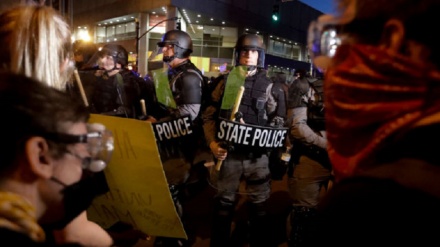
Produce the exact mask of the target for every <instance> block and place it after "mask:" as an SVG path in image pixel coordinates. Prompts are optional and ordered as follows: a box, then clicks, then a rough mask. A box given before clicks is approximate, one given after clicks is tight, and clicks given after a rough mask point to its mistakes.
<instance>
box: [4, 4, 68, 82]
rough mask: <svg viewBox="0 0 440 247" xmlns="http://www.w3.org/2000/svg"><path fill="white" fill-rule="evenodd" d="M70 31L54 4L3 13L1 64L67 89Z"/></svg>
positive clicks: (25, 7)
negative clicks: (53, 6) (52, 5)
mask: <svg viewBox="0 0 440 247" xmlns="http://www.w3.org/2000/svg"><path fill="white" fill-rule="evenodd" d="M71 57H72V48H71V31H70V27H69V25H68V24H67V22H66V21H65V20H64V18H63V17H62V16H61V15H60V14H59V13H58V12H57V11H56V10H55V9H53V8H51V7H47V6H39V5H22V6H18V7H14V8H11V9H8V10H6V11H4V12H3V13H1V14H0V64H1V66H2V67H3V69H6V70H9V71H12V72H14V73H19V74H24V75H26V76H28V77H32V78H34V79H37V80H39V81H41V82H43V83H46V84H47V85H49V86H50V87H54V88H56V89H59V90H65V85H66V82H67V80H68V79H69V78H70V76H71V75H72V73H71V72H72V70H71V69H69V67H72V68H73V66H72V65H71V64H69V65H68V66H65V65H66V63H65V62H66V59H71Z"/></svg>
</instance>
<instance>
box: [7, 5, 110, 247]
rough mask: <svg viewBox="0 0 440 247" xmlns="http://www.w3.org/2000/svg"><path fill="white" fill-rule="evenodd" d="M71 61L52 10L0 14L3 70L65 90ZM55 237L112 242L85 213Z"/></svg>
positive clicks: (65, 30)
mask: <svg viewBox="0 0 440 247" xmlns="http://www.w3.org/2000/svg"><path fill="white" fill-rule="evenodd" d="M71 58H72V48H71V32H70V29H69V26H68V24H67V23H66V21H65V20H64V19H63V17H62V16H61V15H60V14H59V13H58V12H57V11H55V10H54V9H52V8H50V7H46V6H40V5H32V4H29V5H21V6H17V7H13V8H10V9H7V10H5V11H4V12H3V13H1V14H0V64H1V68H2V69H4V70H8V71H12V72H14V73H18V74H23V75H26V76H28V77H31V78H34V79H36V80H38V81H41V82H42V83H44V84H47V85H48V86H50V87H53V88H56V89H59V90H64V89H65V87H66V81H68V80H69V78H70V77H71V75H72V72H73V69H74V63H73V61H72V60H71ZM10 116H12V115H10ZM54 234H55V238H56V239H57V240H58V241H66V242H70V241H75V242H76V241H79V240H80V241H81V243H82V244H84V245H97V246H109V245H111V244H112V242H113V241H112V239H111V237H110V236H109V235H108V233H107V232H106V231H104V229H102V228H101V227H100V226H98V225H97V224H96V223H94V222H91V221H87V217H86V211H84V212H83V213H82V214H81V215H80V216H79V217H77V218H76V219H75V220H74V221H72V222H71V223H70V224H69V225H68V226H67V227H66V228H65V229H64V230H61V231H56V232H55V233H54Z"/></svg>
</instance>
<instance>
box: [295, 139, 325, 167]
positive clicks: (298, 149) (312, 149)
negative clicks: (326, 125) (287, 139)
mask: <svg viewBox="0 0 440 247" xmlns="http://www.w3.org/2000/svg"><path fill="white" fill-rule="evenodd" d="M291 155H292V159H293V162H294V163H296V164H297V163H299V159H300V157H301V156H302V155H304V156H307V157H309V158H310V159H312V160H315V161H316V162H318V163H319V164H321V165H322V166H323V167H324V168H327V169H329V170H331V163H330V159H329V157H328V153H327V150H325V149H324V148H320V147H317V146H314V145H304V144H303V143H301V142H300V141H296V140H295V141H294V142H293V148H292V154H291Z"/></svg>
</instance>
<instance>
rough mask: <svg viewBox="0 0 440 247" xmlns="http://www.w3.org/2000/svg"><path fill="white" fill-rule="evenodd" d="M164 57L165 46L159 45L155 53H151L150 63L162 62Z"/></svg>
mask: <svg viewBox="0 0 440 247" xmlns="http://www.w3.org/2000/svg"><path fill="white" fill-rule="evenodd" d="M160 43H162V42H160ZM162 57H163V46H159V45H157V47H156V49H155V50H154V51H153V52H151V54H150V56H149V57H148V61H162Z"/></svg>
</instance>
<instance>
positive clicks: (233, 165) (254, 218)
mask: <svg viewBox="0 0 440 247" xmlns="http://www.w3.org/2000/svg"><path fill="white" fill-rule="evenodd" d="M264 56H265V51H264V47H263V41H262V39H261V38H260V37H259V36H258V35H255V34H244V35H242V36H240V37H239V38H238V40H237V43H236V46H235V66H243V67H245V70H246V71H245V73H246V75H245V78H243V80H244V82H243V83H244V88H245V90H244V94H243V98H242V99H241V104H240V106H239V112H240V113H241V114H236V115H235V116H234V118H239V119H236V120H238V121H239V122H244V123H247V124H252V125H256V126H272V127H274V128H276V127H280V126H283V124H284V120H285V116H286V106H285V98H284V97H283V96H284V91H283V89H282V87H278V90H273V88H272V87H273V85H274V84H273V83H272V82H271V81H270V79H269V78H268V76H267V73H266V70H265V69H264ZM239 68H241V67H239ZM239 68H237V69H239ZM231 73H232V71H231ZM228 75H230V74H228ZM228 75H223V80H221V81H220V82H219V83H218V85H217V87H216V88H215V90H214V91H213V92H212V102H211V103H210V105H209V106H208V107H207V108H206V110H205V111H204V113H203V121H204V125H203V128H204V131H205V137H206V140H207V143H208V144H209V147H210V148H211V151H212V153H213V155H214V156H215V158H216V159H217V160H220V161H222V162H223V163H222V165H221V167H220V171H219V172H218V176H215V178H217V177H218V178H217V181H216V183H215V186H216V189H217V195H216V197H215V202H214V204H215V205H214V212H213V222H212V229H211V242H210V246H231V245H232V243H230V233H231V223H232V220H233V215H234V211H235V206H236V200H237V193H238V189H239V185H240V181H241V179H242V177H244V179H245V181H246V184H247V187H246V188H247V197H248V199H249V204H248V205H249V224H250V235H249V239H250V240H249V241H250V246H264V247H268V246H271V243H270V238H269V237H268V236H267V233H268V232H269V230H270V228H269V224H268V222H269V221H268V218H267V211H266V202H267V200H268V199H269V196H270V191H271V187H270V173H269V167H268V166H269V159H268V153H267V152H268V150H267V149H266V148H264V147H253V146H245V145H244V146H239V145H237V146H235V145H234V148H233V150H232V148H231V149H228V147H226V146H224V145H223V144H222V143H224V142H222V141H221V140H219V139H217V132H218V131H219V129H218V126H217V125H216V122H217V121H219V120H220V119H219V118H220V117H222V118H226V119H230V118H231V114H232V113H231V111H230V110H222V109H221V104H222V101H223V102H225V101H226V100H227V99H226V97H225V95H226V93H225V88H226V86H227V83H226V82H227V81H228V80H227V79H228V78H230V77H229V76H228ZM231 77H234V76H231ZM228 83H229V81H228ZM225 84H226V85H225ZM237 93H238V92H235V95H237ZM280 98H282V100H279V99H280ZM231 108H232V107H231ZM239 116H240V117H239Z"/></svg>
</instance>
